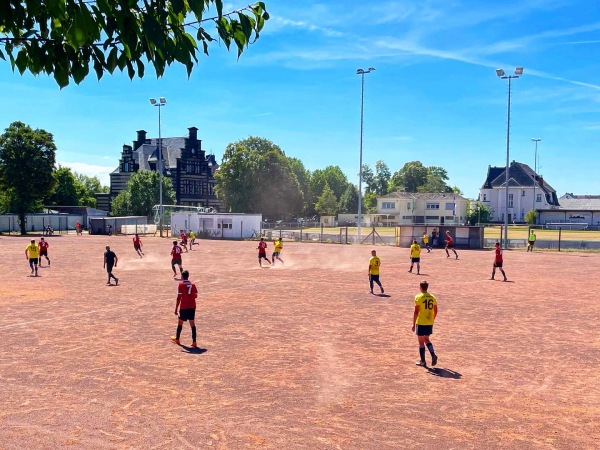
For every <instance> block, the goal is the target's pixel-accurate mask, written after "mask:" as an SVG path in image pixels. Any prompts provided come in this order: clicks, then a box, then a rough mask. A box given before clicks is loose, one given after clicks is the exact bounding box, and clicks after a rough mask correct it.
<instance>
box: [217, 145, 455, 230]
mask: <svg viewBox="0 0 600 450" xmlns="http://www.w3.org/2000/svg"><path fill="white" fill-rule="evenodd" d="M215 178H216V180H217V186H216V192H217V196H218V197H219V199H220V200H221V201H222V202H223V203H224V206H225V208H226V209H227V210H230V211H234V212H246V213H262V214H264V215H265V216H266V217H270V218H281V217H282V216H283V217H285V216H295V215H304V216H312V215H315V214H321V215H333V214H338V213H353V212H356V211H357V210H358V188H357V187H356V185H354V184H352V183H350V182H349V181H348V178H347V176H346V175H345V174H344V173H343V172H342V170H341V169H340V168H339V167H338V166H327V167H325V168H324V169H317V170H314V171H309V170H307V169H306V168H305V167H304V164H303V163H302V161H300V160H299V159H297V158H290V157H288V156H286V155H285V153H284V152H283V150H281V148H280V147H279V146H277V145H275V144H274V143H273V142H271V141H269V140H267V139H263V138H259V137H250V138H247V139H243V140H241V141H238V142H234V143H232V144H229V145H228V146H227V148H226V150H225V154H224V155H223V161H222V164H221V167H220V169H219V172H218V173H217V174H216V175H215ZM362 181H363V182H364V185H365V195H364V201H363V212H373V211H375V209H376V206H377V197H380V196H382V195H385V194H388V193H390V192H395V191H399V190H400V191H406V192H457V193H460V190H459V189H458V188H456V187H454V188H453V187H451V186H449V185H448V184H447V181H448V173H447V171H446V170H445V169H444V168H442V167H439V166H430V167H426V166H424V165H423V164H422V163H421V162H420V161H411V162H407V163H406V164H404V166H403V167H402V168H400V169H399V170H397V171H396V172H394V173H393V174H392V172H391V171H390V169H389V167H388V166H387V164H386V163H385V162H384V161H377V162H376V163H375V170H373V169H371V167H369V166H368V165H363V170H362Z"/></svg>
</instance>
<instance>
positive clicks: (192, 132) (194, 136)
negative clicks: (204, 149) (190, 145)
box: [188, 127, 198, 142]
mask: <svg viewBox="0 0 600 450" xmlns="http://www.w3.org/2000/svg"><path fill="white" fill-rule="evenodd" d="M188 132H189V134H188V136H189V140H190V141H192V142H196V141H197V140H198V128H196V127H190V128H188Z"/></svg>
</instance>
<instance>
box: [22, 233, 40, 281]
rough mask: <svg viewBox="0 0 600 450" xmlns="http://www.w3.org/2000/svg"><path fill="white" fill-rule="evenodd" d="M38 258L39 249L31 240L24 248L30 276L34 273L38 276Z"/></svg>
mask: <svg viewBox="0 0 600 450" xmlns="http://www.w3.org/2000/svg"><path fill="white" fill-rule="evenodd" d="M39 257H40V248H39V247H38V245H37V244H36V243H35V239H32V240H31V243H30V244H29V245H28V246H27V247H25V259H29V267H31V275H33V274H34V273H35V276H36V277H37V276H38V273H37V270H38V258H39Z"/></svg>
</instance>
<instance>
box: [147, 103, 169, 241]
mask: <svg viewBox="0 0 600 450" xmlns="http://www.w3.org/2000/svg"><path fill="white" fill-rule="evenodd" d="M150 103H151V104H152V105H153V106H158V179H159V182H158V195H159V204H158V216H159V218H158V228H159V231H160V237H163V224H164V211H163V157H162V135H161V122H160V120H161V117H160V109H161V108H162V107H163V106H165V105H166V104H167V100H166V99H165V98H164V97H159V99H158V102H157V101H156V100H155V99H153V98H151V99H150Z"/></svg>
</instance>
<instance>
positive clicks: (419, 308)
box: [412, 281, 438, 367]
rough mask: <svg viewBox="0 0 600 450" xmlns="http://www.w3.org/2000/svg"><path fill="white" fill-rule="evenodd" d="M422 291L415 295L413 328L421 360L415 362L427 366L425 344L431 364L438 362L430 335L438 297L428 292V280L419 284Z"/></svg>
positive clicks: (436, 310)
mask: <svg viewBox="0 0 600 450" xmlns="http://www.w3.org/2000/svg"><path fill="white" fill-rule="evenodd" d="M419 287H420V289H421V293H420V294H418V295H417V296H416V297H415V313H414V315H413V325H412V330H413V332H416V334H417V339H418V340H419V356H420V357H421V358H420V360H419V361H417V362H416V363H415V364H416V365H417V366H422V367H427V362H426V361H425V346H427V349H428V350H429V353H430V354H431V365H432V366H435V365H436V364H437V360H438V358H437V355H436V354H435V351H434V350H433V344H432V343H431V342H429V336H430V335H431V334H432V333H433V322H434V321H435V318H436V316H437V312H438V307H437V300H436V298H435V297H434V296H433V295H431V294H430V293H429V292H427V289H429V283H427V281H421V283H420V284H419Z"/></svg>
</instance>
